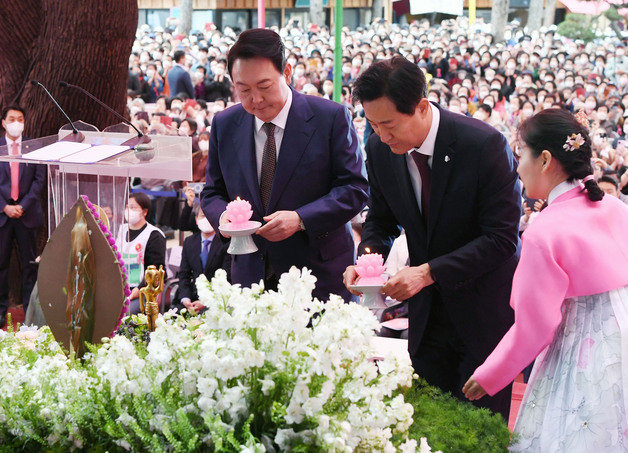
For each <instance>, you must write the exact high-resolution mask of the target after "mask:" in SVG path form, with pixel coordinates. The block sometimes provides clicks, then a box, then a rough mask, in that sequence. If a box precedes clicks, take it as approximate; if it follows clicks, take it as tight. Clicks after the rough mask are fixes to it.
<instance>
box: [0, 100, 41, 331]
mask: <svg viewBox="0 0 628 453" xmlns="http://www.w3.org/2000/svg"><path fill="white" fill-rule="evenodd" d="M2 128H3V129H4V130H5V133H6V134H5V135H4V136H2V137H0V146H3V145H6V146H7V148H6V151H5V153H8V154H14V155H19V154H21V152H22V141H23V140H26V139H25V138H23V137H22V131H23V130H24V111H23V110H22V109H21V108H20V107H17V106H10V107H5V108H4V110H3V111H2ZM3 149H4V148H3ZM45 176H46V170H45V166H43V165H35V164H21V163H18V162H11V163H9V162H0V327H2V326H3V325H4V322H5V317H6V312H7V310H8V308H9V281H8V278H9V262H10V259H11V250H12V247H13V240H15V241H16V242H17V247H18V251H19V254H20V263H21V267H22V304H23V307H24V312H26V309H27V307H28V301H29V298H30V296H31V292H32V291H33V286H34V285H35V280H36V279H37V268H36V267H35V265H34V264H33V261H34V260H35V257H36V247H37V231H38V230H39V227H41V226H42V225H43V223H44V216H43V213H42V209H41V191H42V189H43V188H44V184H45Z"/></svg>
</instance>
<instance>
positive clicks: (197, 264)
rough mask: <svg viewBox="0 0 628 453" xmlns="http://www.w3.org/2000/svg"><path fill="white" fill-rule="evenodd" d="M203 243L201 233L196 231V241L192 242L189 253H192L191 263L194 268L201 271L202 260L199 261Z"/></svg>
mask: <svg viewBox="0 0 628 453" xmlns="http://www.w3.org/2000/svg"><path fill="white" fill-rule="evenodd" d="M202 244H203V236H202V235H201V233H198V238H197V240H196V241H193V242H192V249H191V251H190V253H192V265H193V266H194V270H195V271H198V270H200V272H201V273H202V272H203V262H202V261H201V249H202Z"/></svg>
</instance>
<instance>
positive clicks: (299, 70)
mask: <svg viewBox="0 0 628 453" xmlns="http://www.w3.org/2000/svg"><path fill="white" fill-rule="evenodd" d="M303 74H305V71H304V70H303V68H297V69H295V70H294V76H295V77H303Z"/></svg>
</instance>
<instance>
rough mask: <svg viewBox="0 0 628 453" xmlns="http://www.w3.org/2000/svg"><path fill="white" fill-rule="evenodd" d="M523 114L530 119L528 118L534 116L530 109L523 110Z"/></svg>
mask: <svg viewBox="0 0 628 453" xmlns="http://www.w3.org/2000/svg"><path fill="white" fill-rule="evenodd" d="M521 113H522V114H523V116H525V117H528V116H532V113H533V112H532V110H530V109H523V110H522V111H521Z"/></svg>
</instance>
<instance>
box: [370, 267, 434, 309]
mask: <svg viewBox="0 0 628 453" xmlns="http://www.w3.org/2000/svg"><path fill="white" fill-rule="evenodd" d="M432 283H434V280H433V279H432V274H431V270H430V265H429V264H427V263H425V264H421V265H420V266H412V267H404V268H403V269H401V270H400V271H399V272H397V273H396V274H395V275H393V276H392V277H391V278H389V279H388V281H387V282H386V284H385V285H384V287H383V288H382V292H383V293H384V294H386V295H387V296H388V297H390V298H392V299H395V300H398V301H403V300H406V299H409V298H410V297H412V296H414V295H415V294H417V293H418V292H419V291H421V290H422V289H423V288H425V287H426V286H429V285H431V284H432Z"/></svg>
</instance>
